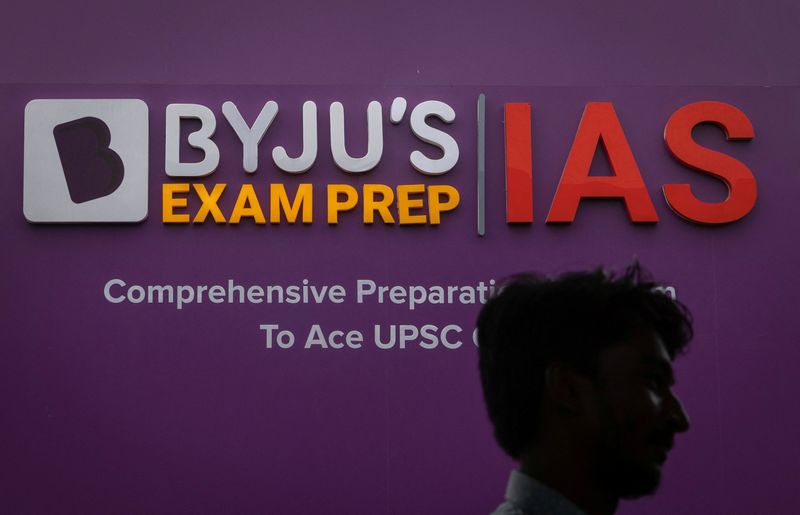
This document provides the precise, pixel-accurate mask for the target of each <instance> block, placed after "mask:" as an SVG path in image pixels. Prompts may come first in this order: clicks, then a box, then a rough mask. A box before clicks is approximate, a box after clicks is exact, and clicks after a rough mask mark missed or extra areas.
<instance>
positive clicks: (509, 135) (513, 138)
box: [505, 104, 533, 223]
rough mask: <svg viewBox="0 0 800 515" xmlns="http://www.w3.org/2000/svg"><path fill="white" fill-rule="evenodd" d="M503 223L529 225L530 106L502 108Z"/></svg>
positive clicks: (531, 212)
mask: <svg viewBox="0 0 800 515" xmlns="http://www.w3.org/2000/svg"><path fill="white" fill-rule="evenodd" d="M505 128H506V222H508V223H526V222H533V169H532V166H533V165H532V154H533V151H532V143H531V105H530V104H506V105H505Z"/></svg>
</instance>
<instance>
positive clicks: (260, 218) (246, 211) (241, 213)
mask: <svg viewBox="0 0 800 515" xmlns="http://www.w3.org/2000/svg"><path fill="white" fill-rule="evenodd" d="M244 217H250V218H252V219H253V221H254V222H255V223H257V224H259V225H260V224H265V223H267V221H266V220H265V219H264V212H263V211H261V204H259V202H258V197H256V192H255V190H253V185H252V184H242V189H241V190H239V196H238V197H237V198H236V205H235V206H233V212H232V213H231V219H230V221H229V222H230V223H232V224H238V223H239V220H241V219H242V218H244Z"/></svg>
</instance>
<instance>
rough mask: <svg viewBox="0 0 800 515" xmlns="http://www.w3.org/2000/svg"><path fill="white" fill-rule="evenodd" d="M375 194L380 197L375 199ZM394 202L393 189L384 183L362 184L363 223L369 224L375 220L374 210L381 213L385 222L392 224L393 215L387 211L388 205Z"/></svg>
mask: <svg viewBox="0 0 800 515" xmlns="http://www.w3.org/2000/svg"><path fill="white" fill-rule="evenodd" d="M375 195H378V196H379V197H380V199H379V200H376V199H375ZM392 202H394V191H393V190H392V188H390V187H389V186H386V185H385V184H365V185H364V223H365V224H371V223H373V222H374V221H375V211H377V212H378V214H380V215H381V220H383V223H385V224H393V223H394V217H393V216H392V213H391V212H390V211H389V206H391V205H392Z"/></svg>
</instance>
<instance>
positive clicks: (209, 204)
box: [192, 183, 225, 224]
mask: <svg viewBox="0 0 800 515" xmlns="http://www.w3.org/2000/svg"><path fill="white" fill-rule="evenodd" d="M192 186H193V187H194V191H195V193H197V197H198V198H199V199H200V202H202V204H201V205H200V209H198V210H197V214H196V215H194V220H192V222H193V223H196V224H201V223H203V222H205V221H206V217H208V215H209V214H211V216H212V217H213V218H214V221H215V222H217V223H218V224H224V223H225V216H224V215H223V214H222V211H220V210H219V206H218V205H217V202H218V201H219V197H220V196H221V195H222V192H223V191H225V184H215V185H214V189H213V190H211V193H209V192H208V190H207V189H206V187H205V186H203V185H202V184H200V183H194V184H192Z"/></svg>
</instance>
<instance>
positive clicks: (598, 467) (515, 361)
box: [478, 264, 692, 497]
mask: <svg viewBox="0 0 800 515" xmlns="http://www.w3.org/2000/svg"><path fill="white" fill-rule="evenodd" d="M691 337H692V321H691V316H690V314H689V312H688V310H687V309H686V308H685V307H684V306H683V305H682V304H681V303H680V302H677V301H675V300H673V299H672V298H671V297H670V296H668V295H666V294H665V293H663V291H659V290H658V289H657V285H656V284H655V283H653V282H652V281H650V280H649V278H648V276H647V274H646V272H644V271H643V270H642V268H641V267H640V266H639V265H638V264H635V265H633V266H631V267H629V268H628V269H627V270H626V271H625V273H623V274H622V275H620V276H614V275H612V274H609V273H607V272H605V271H603V270H601V269H598V270H596V271H593V272H580V273H569V274H565V275H562V276H560V277H558V278H555V279H550V278H546V277H543V276H539V275H532V274H528V275H518V276H515V277H513V278H511V279H510V280H509V281H507V282H506V283H504V284H503V285H502V288H501V290H500V292H499V293H498V294H497V295H496V296H494V297H493V298H491V299H490V300H489V301H488V302H487V304H486V306H484V308H483V310H482V311H481V313H480V316H479V318H478V343H479V357H480V360H479V361H480V373H481V382H482V384H483V391H484V397H485V400H486V405H487V408H488V412H489V418H490V420H491V421H492V423H493V425H494V429H495V437H496V438H497V441H498V443H499V444H500V446H501V447H502V448H503V449H504V450H505V451H506V452H507V453H508V454H509V455H510V456H512V457H513V458H516V459H521V458H523V457H524V455H525V454H526V453H528V452H529V451H530V450H531V449H532V448H533V447H534V446H535V445H536V444H537V443H542V442H539V440H540V439H541V438H542V437H543V435H544V436H546V437H548V438H549V437H550V436H552V435H557V436H558V438H559V441H564V439H567V440H570V441H569V442H568V443H569V445H571V446H573V448H575V449H578V450H579V451H580V452H577V453H576V455H579V456H580V457H581V458H580V459H582V460H583V461H584V463H581V464H576V466H582V467H584V469H586V470H590V471H591V474H592V477H594V479H595V481H596V482H597V483H599V484H602V486H603V487H604V488H605V489H606V490H607V491H609V492H611V493H612V494H613V495H615V496H616V497H637V496H640V495H644V494H647V493H652V492H653V491H654V490H655V489H656V487H657V486H658V482H659V479H660V475H661V465H662V464H663V462H664V460H665V459H666V457H667V453H668V452H669V450H670V449H671V447H672V444H673V438H674V435H675V433H679V432H683V431H686V430H687V429H688V425H689V423H688V419H687V417H686V413H685V412H684V411H683V407H682V406H681V404H680V402H679V400H678V399H677V398H676V397H675V395H674V394H673V392H672V385H673V383H674V380H673V373H672V360H673V359H674V358H675V357H676V356H677V355H679V354H680V353H682V352H683V351H684V350H685V348H686V346H687V345H688V342H689V340H690V339H691Z"/></svg>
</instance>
